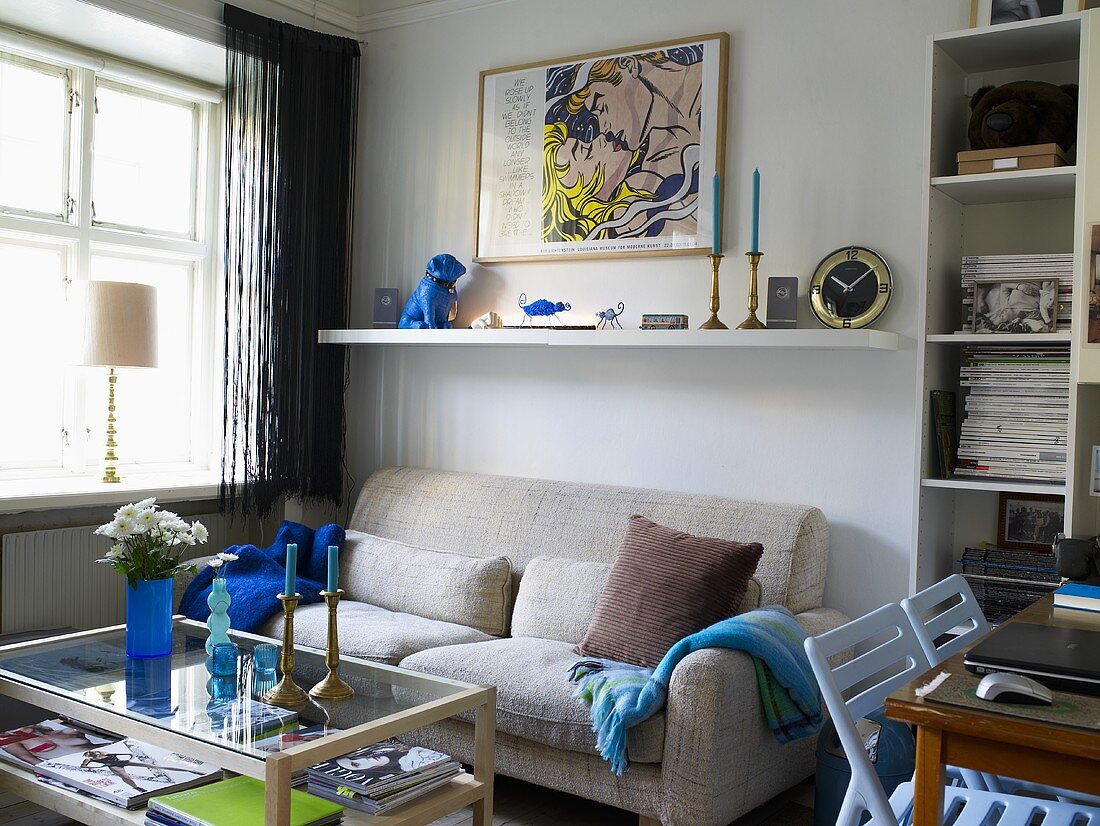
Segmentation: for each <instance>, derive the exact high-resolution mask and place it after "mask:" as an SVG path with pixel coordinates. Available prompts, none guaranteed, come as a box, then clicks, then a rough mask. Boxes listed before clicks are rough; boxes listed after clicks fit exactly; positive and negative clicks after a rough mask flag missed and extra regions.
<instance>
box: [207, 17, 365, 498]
mask: <svg viewBox="0 0 1100 826" xmlns="http://www.w3.org/2000/svg"><path fill="white" fill-rule="evenodd" d="M225 30H226V73H225V159H226V178H225V184H226V213H225V276H226V287H225V431H224V432H225V445H224V451H223V456H222V484H221V505H222V509H223V510H225V511H227V512H235V511H240V512H244V513H256V514H259V515H260V516H267V515H269V514H270V513H271V512H272V510H273V509H274V506H275V504H276V503H277V502H278V501H279V499H280V498H281V497H291V498H294V499H298V500H300V501H302V502H305V503H314V504H316V503H321V502H332V503H335V504H337V505H339V504H340V503H341V501H342V499H343V480H344V476H343V458H344V456H343V454H344V390H345V386H346V372H347V354H346V348H344V347H337V346H333V345H318V343H317V331H318V330H320V329H324V328H340V327H346V326H347V323H348V289H349V282H350V271H351V231H352V194H353V193H352V187H353V178H354V165H353V160H354V154H355V127H356V118H357V110H358V96H359V44H358V43H356V42H355V41H354V40H349V39H347V38H343V37H334V36H332V35H326V34H321V33H319V32H314V31H309V30H308V29H302V28H299V27H297V26H291V25H289V24H287V23H282V22H280V21H277V20H270V19H268V18H266V17H261V16H259V15H256V14H252V13H251V12H247V11H244V10H243V9H239V8H236V7H235V6H230V5H227V6H226V7H225Z"/></svg>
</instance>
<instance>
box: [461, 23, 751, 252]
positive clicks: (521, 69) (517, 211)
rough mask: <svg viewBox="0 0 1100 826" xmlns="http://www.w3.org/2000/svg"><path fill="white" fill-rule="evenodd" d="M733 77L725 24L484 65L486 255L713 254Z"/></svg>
mask: <svg viewBox="0 0 1100 826" xmlns="http://www.w3.org/2000/svg"><path fill="white" fill-rule="evenodd" d="M728 75H729V34H728V33H726V32H718V33H715V34H704V35H698V36H695V37H681V38H677V39H675V40H666V41H662V42H659V43H645V44H642V45H638V46H628V47H625V48H621V49H613V50H608V51H602V52H592V53H589V54H582V55H573V56H571V57H562V58H555V59H552V60H543V61H540V62H537V63H528V64H524V65H521V66H509V67H507V68H503V69H491V70H486V71H483V72H481V74H480V77H479V80H478V136H477V165H476V171H475V190H476V191H475V202H474V256H473V258H474V261H476V262H478V263H483V264H484V263H494V262H500V261H545V260H555V259H556V260H564V259H577V258H613V257H624V256H636V255H691V254H699V255H702V254H706V253H709V252H710V251H711V247H712V244H713V240H714V239H713V233H714V228H715V226H716V225H717V226H719V227H720V221H721V197H720V195H719V197H715V188H714V176H715V173H717V174H718V175H719V176H721V177H722V178H723V179H724V174H723V173H724V163H725V146H726V98H727V94H728ZM716 207H717V212H718V215H717V218H718V221H717V222H715V220H714V219H715V208H716Z"/></svg>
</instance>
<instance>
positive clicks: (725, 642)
mask: <svg viewBox="0 0 1100 826" xmlns="http://www.w3.org/2000/svg"><path fill="white" fill-rule="evenodd" d="M805 639H806V632H805V631H803V630H802V626H800V625H799V624H798V622H797V621H796V620H795V618H794V615H792V614H791V612H790V611H788V610H787V609H786V608H783V607H781V606H778V605H773V606H769V607H767V608H760V609H758V610H756V611H750V612H748V613H747V614H741V615H739V616H736V617H730V618H729V619H725V620H722V621H721V622H717V623H715V624H714V625H712V626H710V627H709V628H704V629H703V630H702V631H699V632H697V633H695V634H692V635H691V636H690V637H684V639H682V640H680V641H679V642H678V643H676V644H675V645H674V646H672V648H670V649H669V650H668V653H666V654H665V656H664V658H663V659H662V660H661V662H660V663H658V665H657V667H656V668H655V669H649V668H642V667H641V666H637V665H627V664H625V663H619V662H615V661H613V660H599V659H590V660H581V661H580V662H578V663H576V664H575V665H574V666H573V667H572V668H571V669H570V671H569V679H570V680H572V681H573V682H575V683H577V684H578V685H577V690H576V691H575V692H574V694H573V696H575V697H577V698H579V699H580V700H582V701H583V702H584V703H585V705H587V706H588V707H589V708H590V709H591V710H592V730H593V731H595V732H596V734H597V735H598V736H597V738H596V747H597V749H598V750H599V752H600V754H601V755H602V756H603V758H604V760H607V761H609V762H610V763H611V771H613V772H614V773H615V774H617V775H620V776H621V775H622V773H623V772H624V771H626V769H627V768H628V767H629V765H630V761H629V759H628V757H627V753H626V732H627V729H629V728H630V727H631V726H636V725H638V723H640V722H642V721H643V720H648V719H649V718H650V717H652V716H653V715H654V714H656V713H657V712H658V711H660V710H661V709H662V708H663V707H664V705H665V700H666V699H667V698H668V686H669V681H670V680H671V679H672V672H673V670H674V669H675V668H676V666H677V665H678V664H679V662H680V660H682V659H683V658H684V657H686V656H687V655H688V654H690V653H691V652H692V651H698V650H700V649H702V648H730V649H733V650H735V651H744V652H745V653H746V654H749V655H750V656H751V657H752V663H753V666H754V667H755V669H756V686H757V688H758V689H759V690H760V700H761V702H762V703H763V705H764V713H765V715H766V716H767V718H768V725H769V726H770V727H771V730H772V734H773V735H775V739H776V740H778V741H779V742H780V743H788V742H790V741H791V740H797V739H798V738H799V737H805V736H807V735H809V734H815V733H816V732H817V730H818V729H820V728H821V700H820V697H819V695H818V690H817V682H816V681H815V680H814V674H813V670H812V669H811V668H810V661H809V660H808V659H806V654H805V652H804V650H803V647H802V643H803V641H804V640H805Z"/></svg>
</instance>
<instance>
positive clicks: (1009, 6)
mask: <svg viewBox="0 0 1100 826" xmlns="http://www.w3.org/2000/svg"><path fill="white" fill-rule="evenodd" d="M1089 8H1093V6H1092V5H1091V4H1090V3H1089V2H1088V0H970V25H971V27H974V26H999V25H1000V24H1002V23H1019V22H1021V21H1023V20H1038V19H1039V18H1040V17H1052V16H1054V15H1056V14H1067V13H1069V12H1075V11H1084V10H1085V9H1089Z"/></svg>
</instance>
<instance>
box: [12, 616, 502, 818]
mask: <svg viewBox="0 0 1100 826" xmlns="http://www.w3.org/2000/svg"><path fill="white" fill-rule="evenodd" d="M230 637H231V639H232V640H233V642H235V643H237V645H238V646H239V647H240V650H241V656H240V659H239V661H238V669H237V675H236V677H235V678H230V682H231V683H232V684H233V685H235V686H236V688H237V694H238V696H239V697H241V698H242V699H259V698H260V695H262V693H263V691H264V690H266V689H267V688H270V687H271V685H272V684H273V683H272V682H271V681H270V679H269V678H267V677H266V676H265V675H263V674H261V673H259V672H257V671H256V670H255V669H253V667H252V656H251V651H252V649H253V647H255V646H256V645H259V644H260V643H270V642H272V640H269V639H266V638H264V637H259V636H254V635H251V634H243V633H239V632H232V631H231V632H230ZM206 638H207V630H206V626H205V625H203V624H202V623H196V622H192V621H190V620H185V619H181V618H177V619H176V620H175V625H174V628H173V644H172V654H171V656H167V657H158V658H155V659H133V658H128V657H127V656H126V653H125V628H124V627H123V626H115V627H113V628H104V629H98V630H94V631H85V632H81V633H77V634H68V635H65V636H60V637H50V638H46V639H42V640H35V641H33V642H27V643H18V644H15V645H9V646H5V647H2V648H0V695H6V696H8V697H13V698H15V699H17V700H21V701H23V702H26V703H30V704H31V705H34V706H38V707H39V708H42V709H44V710H46V711H49V712H53V713H54V714H57V715H61V716H67V717H71V718H73V719H74V720H79V721H82V722H84V723H87V724H89V725H91V726H94V727H97V728H101V729H105V730H107V731H110V732H113V733H115V734H118V735H122V736H124V737H134V738H137V739H140V740H144V741H145V742H148V743H152V744H153V745H157V746H161V747H163V748H170V749H172V750H174V751H178V752H180V753H183V754H188V755H191V756H194V757H196V758H199V759H200V760H205V761H208V762H210V763H213V764H215V765H218V766H221V767H222V768H223V769H224V770H225V772H226V773H228V774H243V775H247V776H249V777H255V778H258V779H260V780H263V781H264V782H265V783H266V787H267V792H266V807H265V815H264V822H265V824H266V826H288V824H289V823H290V789H291V778H292V776H293V775H294V774H295V773H296V772H300V771H301V770H303V769H305V768H306V767H307V766H310V765H313V764H314V763H319V762H321V761H322V760H330V759H332V758H334V757H338V756H340V755H342V754H346V753H348V752H350V751H352V750H353V749H356V748H359V747H361V746H366V745H369V744H371V743H375V742H378V741H379V740H385V739H388V738H391V737H400V736H401V735H403V734H407V733H408V732H411V731H413V730H414V729H417V728H420V727H421V726H426V725H430V724H431V723H436V722H439V721H441V720H445V719H447V718H448V717H453V716H455V715H458V714H463V713H464V712H473V714H474V725H475V733H474V766H473V774H472V775H471V774H462V775H459V776H458V777H456V778H454V779H453V780H451V782H450V783H449V784H447V785H445V786H443V787H441V788H439V789H437V790H435V791H432V792H428V793H427V794H425V795H424V796H423V797H420V798H417V799H416V800H413V801H411V802H410V803H407V804H405V805H404V806H401V807H399V808H397V809H394V810H393V811H392V812H389V813H387V814H383V815H375V816H370V815H365V814H361V813H359V812H356V811H353V810H351V809H347V810H345V813H344V822H345V823H351V824H362V825H363V826H368V824H369V826H422V824H428V823H431V822H432V821H433V820H436V819H438V818H441V817H443V816H445V815H448V814H451V813H453V812H456V811H458V810H460V809H462V808H464V807H466V806H469V805H473V807H474V823H475V824H476V826H490V824H491V823H492V820H493V750H494V743H495V716H496V689H495V688H493V687H492V686H476V685H470V684H468V683H461V682H457V681H455V680H448V679H445V678H442V677H435V676H432V675H429V674H420V673H417V672H414V671H409V670H408V669H403V668H398V667H396V666H389V665H383V664H380V663H375V662H370V661H367V660H360V659H356V658H354V657H345V656H342V657H341V662H340V676H341V677H342V678H343V679H344V680H345V681H346V682H347V683H348V684H349V685H351V687H352V688H354V689H355V695H354V696H353V697H350V698H348V699H343V700H314V699H313V698H310V700H309V701H308V702H307V703H306V704H305V705H303V706H299V707H295V708H294V709H293V711H295V712H297V714H298V721H299V723H300V724H301V725H302V726H322V727H323V730H324V732H325V733H324V734H323V735H322V736H320V737H318V738H317V739H314V740H311V741H309V742H305V743H299V744H296V745H289V746H287V747H285V748H284V750H282V751H278V752H275V753H269V752H267V751H264V750H263V749H260V748H257V746H256V743H257V742H258V741H260V740H264V739H268V741H269V742H270V738H271V737H272V734H271V733H266V734H262V735H258V736H255V737H253V736H252V735H251V734H250V733H249V732H250V730H251V729H252V728H253V725H252V721H251V720H249V719H248V716H249V712H248V711H244V710H243V709H245V708H247V704H242V712H241V713H240V714H238V715H236V717H230V718H226V717H224V715H211V714H210V712H211V711H213V710H216V709H217V708H218V700H215V699H214V697H215V696H216V697H219V698H224V697H225V696H226V695H225V692H226V689H225V684H226V682H225V680H222V681H221V682H220V683H215V682H214V681H213V679H212V678H211V675H210V673H209V671H208V669H207V665H206V660H207V655H206V650H205V643H206ZM326 673H327V669H326V668H325V663H324V652H323V651H318V650H316V649H312V648H306V647H301V646H298V647H296V648H295V668H294V679H295V681H296V682H297V683H298V684H299V685H300V686H301V687H302V688H303V689H305V690H307V691H308V690H309V688H310V687H311V686H313V685H314V684H315V683H316V682H318V681H319V680H321V679H322V678H323V677H324V676H325V674H326ZM212 695H213V696H212ZM212 717H217V720H218V724H217V725H211V720H212ZM329 729H331V730H332V731H331V732H330V731H329ZM0 788H2V789H5V790H7V791H11V792H13V793H15V794H18V795H19V796H21V797H24V798H26V799H28V800H33V801H34V802H36V803H38V804H40V805H42V806H44V807H46V808H48V809H51V810H53V811H56V812H60V813H61V814H64V815H66V816H68V817H71V818H73V819H74V820H78V821H81V822H83V823H89V824H96V826H99V824H135V823H144V820H145V812H144V810H143V809H139V810H135V811H127V810H126V809H121V808H118V807H116V806H112V805H111V804H109V803H104V802H100V801H98V800H96V799H95V798H91V797H86V796H84V795H81V794H78V793H76V792H72V791H68V790H66V789H63V788H60V787H57V786H53V785H47V784H45V783H40V782H37V781H36V779H35V776H34V773H33V772H31V771H29V770H26V769H23V768H21V767H17V766H14V765H11V764H9V763H6V762H0Z"/></svg>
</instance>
